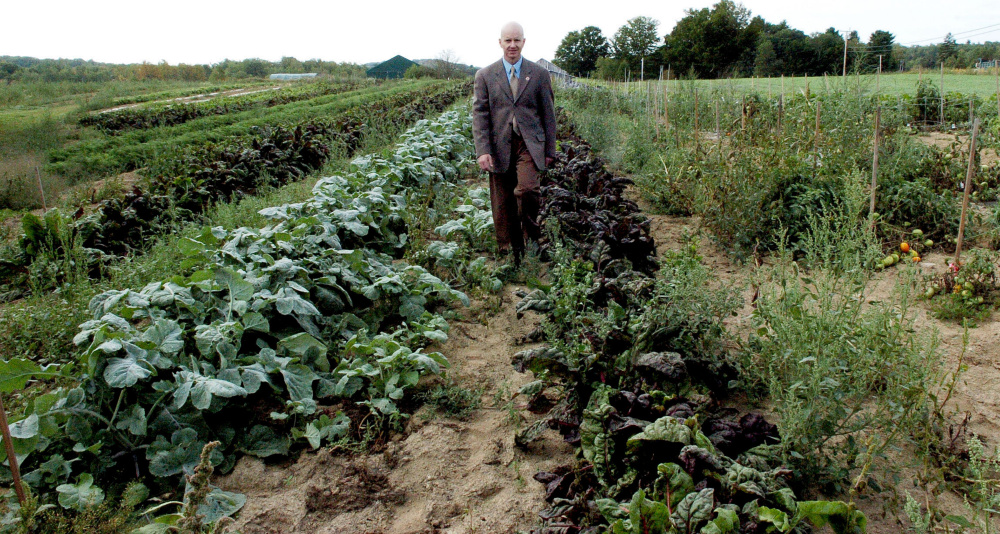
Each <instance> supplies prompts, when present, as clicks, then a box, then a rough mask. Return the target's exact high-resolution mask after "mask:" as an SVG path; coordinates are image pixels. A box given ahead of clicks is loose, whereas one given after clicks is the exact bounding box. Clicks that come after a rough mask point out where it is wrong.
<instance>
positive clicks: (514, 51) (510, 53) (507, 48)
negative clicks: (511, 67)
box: [500, 29, 524, 63]
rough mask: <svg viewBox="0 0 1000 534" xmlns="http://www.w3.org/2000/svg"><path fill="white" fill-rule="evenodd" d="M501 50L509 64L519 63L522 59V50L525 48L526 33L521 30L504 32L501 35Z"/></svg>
mask: <svg viewBox="0 0 1000 534" xmlns="http://www.w3.org/2000/svg"><path fill="white" fill-rule="evenodd" d="M500 48H503V57H504V59H506V60H507V62H508V63H517V60H519V59H521V49H522V48H524V33H523V32H521V31H519V30H510V29H508V30H504V31H503V32H501V33H500Z"/></svg>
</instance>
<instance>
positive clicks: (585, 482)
mask: <svg viewBox="0 0 1000 534" xmlns="http://www.w3.org/2000/svg"><path fill="white" fill-rule="evenodd" d="M559 140H560V145H559V146H560V151H559V152H558V155H557V158H556V163H555V164H554V167H553V169H552V170H550V171H549V172H548V173H547V174H546V176H545V178H544V179H543V188H542V191H543V204H544V207H543V210H542V211H543V215H542V218H543V220H545V221H546V242H545V244H544V247H545V248H546V249H547V250H548V252H549V253H550V254H551V255H552V256H553V258H554V261H553V265H554V268H553V271H552V280H551V287H549V288H548V290H547V291H545V290H543V289H536V290H534V291H532V292H531V293H528V294H526V295H525V297H524V300H522V302H520V303H519V304H518V310H519V312H523V311H525V310H529V309H534V310H537V311H541V312H543V313H544V317H545V319H544V320H543V323H542V325H541V326H540V328H539V330H538V331H536V333H535V334H534V335H533V337H536V338H541V340H543V341H545V343H546V344H545V346H543V347H541V348H538V349H531V350H527V351H523V352H520V353H518V354H517V355H515V357H514V361H513V363H514V366H515V368H516V369H517V370H518V371H521V372H525V371H531V372H532V373H534V374H535V376H536V378H537V380H536V381H534V382H532V383H529V384H528V385H526V386H525V387H524V388H522V389H521V393H522V394H524V395H526V396H527V397H528V399H529V400H528V405H529V409H530V410H532V411H536V412H540V413H544V414H545V415H544V416H543V417H542V418H541V419H540V420H538V422H537V423H535V424H534V425H532V426H530V427H528V428H526V429H524V430H523V431H521V432H519V434H518V435H517V438H516V442H517V443H518V444H519V445H521V446H530V443H531V442H532V441H533V440H534V439H536V438H537V437H538V436H539V435H540V434H541V433H542V432H543V431H544V429H545V428H552V429H555V430H558V431H559V432H560V433H561V434H562V435H563V436H564V437H565V440H566V441H567V442H569V443H571V444H573V445H575V446H576V447H577V448H578V451H579V459H578V461H577V463H576V464H575V465H568V466H564V467H562V468H559V469H556V470H554V471H553V472H545V473H538V474H537V475H536V476H535V478H536V480H538V481H540V482H542V483H544V484H545V485H546V498H547V500H548V501H549V502H550V503H551V507H550V508H548V509H547V510H545V511H544V512H542V514H541V517H542V520H543V527H541V529H540V530H537V531H536V532H556V531H558V532H581V531H582V532H603V531H609V532H622V533H626V532H628V533H643V532H677V533H687V532H703V533H725V532H760V533H763V532H772V531H778V532H788V531H790V530H792V529H794V528H802V527H804V525H805V524H806V522H809V523H811V524H813V525H815V526H822V525H824V524H827V523H832V524H833V525H834V527H835V529H836V531H837V532H856V531H859V530H863V529H864V526H865V523H866V520H865V517H864V515H863V514H861V513H860V512H858V511H857V510H856V509H855V508H854V507H853V506H852V505H849V504H847V503H843V502H829V501H800V500H798V499H797V497H796V490H794V489H793V488H794V487H797V488H799V489H802V488H803V487H804V486H805V485H806V484H807V483H808V482H807V481H805V480H796V478H795V476H794V474H793V472H792V471H791V470H790V469H788V468H786V467H785V465H784V464H783V463H782V460H781V458H780V454H776V451H778V450H780V444H779V442H780V438H779V435H778V431H777V428H776V427H775V426H774V425H772V424H770V423H768V422H767V421H766V420H764V418H762V417H761V416H759V415H757V414H753V413H741V412H739V411H736V410H734V409H731V408H722V407H721V405H720V404H719V400H721V399H724V398H726V397H728V396H729V395H730V394H731V392H732V391H733V388H734V385H735V384H739V380H740V379H741V378H743V377H742V375H741V372H740V368H739V362H738V360H737V359H736V358H735V357H734V356H733V355H732V354H730V353H729V351H728V350H727V347H726V343H727V339H726V337H725V335H724V327H723V326H722V320H723V319H724V318H725V317H726V316H728V315H729V314H730V313H732V312H734V311H735V310H736V309H737V307H738V306H739V302H738V300H739V299H738V298H736V297H734V296H732V295H731V294H730V293H729V291H728V290H727V289H719V290H712V289H709V287H708V273H707V271H706V270H705V268H704V267H703V266H702V265H701V264H700V263H699V258H698V257H697V256H696V254H695V253H694V252H693V251H692V250H691V249H686V250H685V251H683V252H672V253H668V254H667V255H666V256H665V258H664V259H663V260H662V261H658V260H657V258H656V249H655V245H654V242H653V239H652V237H651V236H650V234H649V220H648V219H647V218H646V217H645V216H644V215H643V214H642V213H640V211H639V209H638V207H637V205H636V204H635V203H634V202H632V201H630V200H628V199H627V198H626V197H625V190H626V187H628V186H629V185H631V181H630V180H627V179H623V178H619V177H615V176H614V175H612V174H611V173H610V172H609V171H608V170H607V169H606V168H605V166H604V163H603V161H602V160H601V159H600V158H599V157H597V156H595V155H594V154H593V153H592V151H591V149H590V147H589V146H588V145H587V144H586V143H585V142H584V141H582V140H581V139H580V138H579V137H578V136H577V135H576V133H575V131H574V130H573V128H572V127H571V126H568V120H567V119H566V117H561V118H560V135H559Z"/></svg>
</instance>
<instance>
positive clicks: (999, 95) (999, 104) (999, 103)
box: [996, 65, 1000, 120]
mask: <svg viewBox="0 0 1000 534" xmlns="http://www.w3.org/2000/svg"><path fill="white" fill-rule="evenodd" d="M996 73H997V75H996V80H997V120H1000V65H998V66H997V68H996Z"/></svg>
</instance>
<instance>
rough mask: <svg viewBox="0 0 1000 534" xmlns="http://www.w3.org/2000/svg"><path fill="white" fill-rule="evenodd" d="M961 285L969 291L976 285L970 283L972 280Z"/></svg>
mask: <svg viewBox="0 0 1000 534" xmlns="http://www.w3.org/2000/svg"><path fill="white" fill-rule="evenodd" d="M963 285H964V286H965V289H968V290H969V291H972V290H973V289H975V288H976V286H974V285H972V282H966V283H965V284H963Z"/></svg>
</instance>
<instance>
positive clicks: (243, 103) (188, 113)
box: [79, 83, 358, 135]
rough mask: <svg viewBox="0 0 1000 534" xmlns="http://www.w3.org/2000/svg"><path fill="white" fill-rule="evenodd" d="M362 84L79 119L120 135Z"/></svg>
mask: <svg viewBox="0 0 1000 534" xmlns="http://www.w3.org/2000/svg"><path fill="white" fill-rule="evenodd" d="M357 87H358V85H357V84H353V83H345V84H337V85H323V86H320V87H319V88H317V89H316V90H315V91H308V92H299V93H289V92H285V93H281V92H278V93H276V94H274V95H272V96H269V97H267V98H260V97H259V96H257V95H254V96H253V97H242V98H237V99H230V100H228V101H226V102H223V103H219V104H214V105H210V104H205V103H196V104H174V105H171V106H169V107H162V108H150V107H135V108H127V109H122V110H118V111H109V112H104V113H97V114H93V115H86V116H84V117H82V118H81V119H80V121H79V123H80V126H93V127H95V128H97V129H98V130H100V131H102V132H104V133H106V134H108V135H118V134H120V133H122V132H126V131H129V130H145V129H149V128H157V127H160V126H176V125H178V124H184V123H185V122H188V121H193V120H195V119H198V118H201V117H208V116H211V115H228V114H230V113H239V112H241V111H247V110H250V109H257V108H270V107H274V106H280V105H283V104H290V103H292V102H298V101H300V100H308V99H310V98H316V97H319V96H325V95H332V94H337V93H343V92H347V91H353V90H354V89H357Z"/></svg>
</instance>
